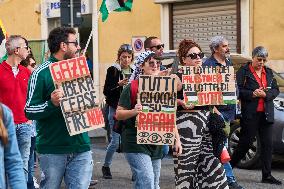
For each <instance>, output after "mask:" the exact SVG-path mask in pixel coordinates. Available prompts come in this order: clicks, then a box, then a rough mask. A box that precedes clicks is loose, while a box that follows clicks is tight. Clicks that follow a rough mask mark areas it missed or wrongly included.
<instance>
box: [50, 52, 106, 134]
mask: <svg viewBox="0 0 284 189" xmlns="http://www.w3.org/2000/svg"><path fill="white" fill-rule="evenodd" d="M49 69H50V72H51V75H52V79H53V82H54V85H55V88H56V89H59V88H62V89H63V93H64V95H63V97H62V99H61V101H60V106H61V110H62V113H63V116H64V119H65V123H66V127H67V130H68V132H69V134H70V136H72V135H76V134H80V133H83V132H86V131H90V130H94V129H97V128H100V127H103V126H104V118H103V114H102V111H101V109H100V108H99V107H98V106H97V105H96V92H95V90H94V84H93V81H92V78H91V75H90V72H89V69H88V65H87V62H86V58H85V57H83V56H82V57H78V58H73V59H68V60H62V61H59V62H55V63H52V64H50V65H49Z"/></svg>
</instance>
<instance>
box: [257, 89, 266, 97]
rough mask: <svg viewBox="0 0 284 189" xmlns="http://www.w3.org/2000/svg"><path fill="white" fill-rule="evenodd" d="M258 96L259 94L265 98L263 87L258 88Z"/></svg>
mask: <svg viewBox="0 0 284 189" xmlns="http://www.w3.org/2000/svg"><path fill="white" fill-rule="evenodd" d="M258 96H259V97H260V98H265V97H266V93H265V91H264V90H263V88H260V89H259V90H258Z"/></svg>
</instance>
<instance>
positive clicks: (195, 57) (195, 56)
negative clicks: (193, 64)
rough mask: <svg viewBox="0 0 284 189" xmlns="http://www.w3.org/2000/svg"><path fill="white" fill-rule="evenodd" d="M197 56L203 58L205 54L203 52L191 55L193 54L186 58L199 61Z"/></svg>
mask: <svg viewBox="0 0 284 189" xmlns="http://www.w3.org/2000/svg"><path fill="white" fill-rule="evenodd" d="M197 56H198V57H199V58H203V57H204V53H203V52H200V53H191V54H188V55H186V57H190V58H191V59H193V60H194V59H197Z"/></svg>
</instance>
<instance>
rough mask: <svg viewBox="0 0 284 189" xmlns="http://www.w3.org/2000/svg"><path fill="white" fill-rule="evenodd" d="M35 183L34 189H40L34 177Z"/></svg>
mask: <svg viewBox="0 0 284 189" xmlns="http://www.w3.org/2000/svg"><path fill="white" fill-rule="evenodd" d="M33 181H34V187H35V189H39V184H38V183H37V180H36V178H35V177H33Z"/></svg>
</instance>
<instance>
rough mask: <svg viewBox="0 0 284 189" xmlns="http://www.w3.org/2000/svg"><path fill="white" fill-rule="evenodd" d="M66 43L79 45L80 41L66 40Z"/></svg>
mask: <svg viewBox="0 0 284 189" xmlns="http://www.w3.org/2000/svg"><path fill="white" fill-rule="evenodd" d="M64 43H67V44H68V43H73V44H74V45H75V46H76V47H77V46H78V45H79V43H78V41H66V42H64Z"/></svg>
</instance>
